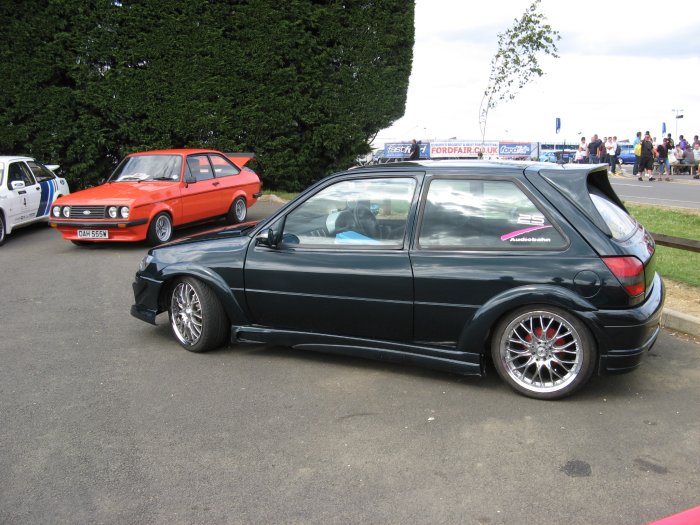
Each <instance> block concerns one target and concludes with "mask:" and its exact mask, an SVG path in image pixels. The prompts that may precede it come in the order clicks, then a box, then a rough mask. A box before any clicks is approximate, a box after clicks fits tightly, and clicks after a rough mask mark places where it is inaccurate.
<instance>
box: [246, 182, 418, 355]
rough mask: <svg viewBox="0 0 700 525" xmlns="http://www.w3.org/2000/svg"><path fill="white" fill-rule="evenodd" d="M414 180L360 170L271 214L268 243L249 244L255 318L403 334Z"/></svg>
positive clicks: (278, 324) (408, 315)
mask: <svg viewBox="0 0 700 525" xmlns="http://www.w3.org/2000/svg"><path fill="white" fill-rule="evenodd" d="M416 187H417V181H416V179H414V178H409V177H381V178H380V177H377V178H368V177H366V176H365V177H364V178H362V177H358V178H357V179H347V180H341V181H339V182H336V183H333V184H331V185H329V186H327V187H325V188H323V189H321V190H320V191H318V192H317V193H315V194H313V195H310V196H309V197H308V198H307V199H306V200H305V201H304V202H302V203H300V204H299V205H298V206H296V207H295V208H294V209H293V210H291V211H290V212H289V214H288V215H287V216H285V217H282V218H280V219H279V221H277V222H276V226H273V229H275V228H277V229H278V230H282V232H281V233H280V242H279V243H278V245H277V246H276V247H274V248H271V247H269V246H264V245H260V246H256V245H255V244H254V243H252V245H251V247H250V248H249V249H248V255H247V259H246V265H245V288H246V299H247V303H248V307H249V309H250V311H251V314H252V317H253V319H254V320H255V322H256V323H258V324H260V325H264V326H270V327H274V328H283V329H291V330H300V331H310V332H322V333H328V334H338V335H347V336H351V337H365V338H373V339H387V340H395V341H409V340H411V339H412V337H413V326H412V319H413V272H412V270H411V264H410V260H409V257H408V251H407V248H406V244H407V243H406V237H407V224H410V220H409V217H412V216H413V213H415V212H414V209H415V207H414V205H413V202H414V195H415V193H416Z"/></svg>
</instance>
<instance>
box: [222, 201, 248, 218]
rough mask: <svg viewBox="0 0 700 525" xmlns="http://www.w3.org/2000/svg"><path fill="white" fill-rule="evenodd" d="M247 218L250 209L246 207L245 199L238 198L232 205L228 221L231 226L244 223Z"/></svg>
mask: <svg viewBox="0 0 700 525" xmlns="http://www.w3.org/2000/svg"><path fill="white" fill-rule="evenodd" d="M247 216H248V208H247V207H246V202H245V199H244V198H243V197H238V198H237V199H236V200H234V201H233V204H231V209H229V212H228V215H227V217H226V220H227V221H228V223H229V224H238V223H239V222H244V221H245V219H246V217H247Z"/></svg>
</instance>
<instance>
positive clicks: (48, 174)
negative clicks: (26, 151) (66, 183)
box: [27, 161, 56, 182]
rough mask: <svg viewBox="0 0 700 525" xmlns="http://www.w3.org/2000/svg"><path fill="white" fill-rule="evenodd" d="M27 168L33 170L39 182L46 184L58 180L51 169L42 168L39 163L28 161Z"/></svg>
mask: <svg viewBox="0 0 700 525" xmlns="http://www.w3.org/2000/svg"><path fill="white" fill-rule="evenodd" d="M27 166H29V169H30V170H32V173H33V174H34V178H35V179H36V181H37V182H44V181H45V180H53V179H55V178H56V175H54V173H53V172H52V171H51V170H50V169H49V168H47V167H46V166H42V165H41V164H39V163H38V162H31V161H27Z"/></svg>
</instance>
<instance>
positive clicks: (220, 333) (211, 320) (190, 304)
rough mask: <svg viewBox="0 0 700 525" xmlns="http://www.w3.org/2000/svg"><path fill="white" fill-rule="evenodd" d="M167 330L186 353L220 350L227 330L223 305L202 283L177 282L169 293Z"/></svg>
mask: <svg viewBox="0 0 700 525" xmlns="http://www.w3.org/2000/svg"><path fill="white" fill-rule="evenodd" d="M168 316H169V317H170V328H171V329H172V331H173V335H175V338H176V339H177V340H178V342H179V343H180V344H181V345H182V346H183V347H185V348H186V349H187V350H189V351H190V352H206V351H208V350H214V349H215V348H218V347H220V346H221V345H222V344H223V343H224V340H225V339H226V337H227V336H228V335H229V333H230V330H231V327H230V324H229V321H228V318H227V317H226V313H225V312H224V309H223V306H221V302H220V301H219V298H218V297H216V294H215V293H214V292H213V291H212V289H211V288H209V287H208V286H207V285H206V284H204V283H203V282H202V281H199V280H198V279H194V278H192V277H185V278H182V279H178V280H177V281H175V283H174V284H173V287H172V288H171V290H170V302H169V305H168Z"/></svg>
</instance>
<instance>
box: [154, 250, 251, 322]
mask: <svg viewBox="0 0 700 525" xmlns="http://www.w3.org/2000/svg"><path fill="white" fill-rule="evenodd" d="M161 276H162V278H163V285H162V286H161V289H160V293H159V295H158V305H159V309H162V311H167V310H168V306H169V304H168V303H169V299H168V297H169V296H170V292H171V290H172V289H173V285H174V283H175V281H176V280H177V279H178V278H181V277H192V278H195V279H198V280H199V281H202V282H203V283H204V284H206V285H207V286H209V288H211V290H212V291H213V292H214V294H215V295H216V297H217V298H218V299H219V301H221V305H222V306H223V308H224V312H225V313H226V317H227V318H228V320H229V323H230V324H232V325H234V324H239V325H243V324H248V319H247V317H246V315H245V312H244V311H243V308H242V307H241V305H240V304H239V303H238V300H237V299H236V298H235V297H234V295H233V292H232V291H231V288H230V287H229V286H228V284H227V283H226V281H224V279H223V277H221V275H219V274H218V273H216V272H213V271H212V270H211V269H210V268H207V267H204V266H192V265H191V264H190V263H188V264H187V265H182V266H181V265H177V264H176V265H172V266H168V267H167V268H166V269H165V270H164V271H163V273H162V274H161Z"/></svg>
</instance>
